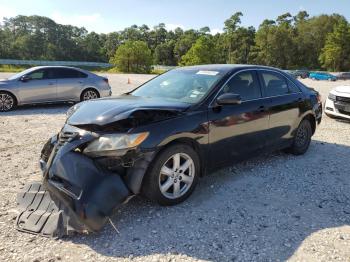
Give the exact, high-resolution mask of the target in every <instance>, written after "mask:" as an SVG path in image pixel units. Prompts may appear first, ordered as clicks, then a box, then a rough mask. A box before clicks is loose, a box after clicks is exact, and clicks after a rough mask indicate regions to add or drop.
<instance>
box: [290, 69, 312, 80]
mask: <svg viewBox="0 0 350 262" xmlns="http://www.w3.org/2000/svg"><path fill="white" fill-rule="evenodd" d="M294 75H295V76H296V77H297V78H298V77H300V78H302V79H305V78H308V77H309V75H310V72H309V71H307V70H295V71H294Z"/></svg>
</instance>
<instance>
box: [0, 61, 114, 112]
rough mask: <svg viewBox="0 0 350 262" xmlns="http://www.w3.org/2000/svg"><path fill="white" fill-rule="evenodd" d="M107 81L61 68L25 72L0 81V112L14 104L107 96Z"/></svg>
mask: <svg viewBox="0 0 350 262" xmlns="http://www.w3.org/2000/svg"><path fill="white" fill-rule="evenodd" d="M111 93H112V92H111V87H110V86H109V84H108V79H107V78H105V77H101V76H98V75H95V74H93V73H91V72H88V71H85V70H82V69H78V68H73V67H65V66H40V67H33V68H30V69H27V70H25V71H23V72H21V73H18V74H15V75H13V76H11V77H9V78H8V79H5V80H2V81H0V111H9V110H12V109H14V108H15V107H16V106H18V105H25V104H39V103H48V102H58V101H72V102H78V101H84V100H89V99H93V98H99V97H106V96H110V95H111Z"/></svg>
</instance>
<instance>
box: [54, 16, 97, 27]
mask: <svg viewBox="0 0 350 262" xmlns="http://www.w3.org/2000/svg"><path fill="white" fill-rule="evenodd" d="M50 18H52V19H53V20H54V21H55V22H56V23H59V24H64V25H75V26H79V27H85V28H90V27H91V26H93V25H95V24H96V23H97V22H99V20H101V14H99V13H94V14H91V15H79V14H74V15H65V14H62V13H60V12H54V13H53V14H52V15H51V16H50Z"/></svg>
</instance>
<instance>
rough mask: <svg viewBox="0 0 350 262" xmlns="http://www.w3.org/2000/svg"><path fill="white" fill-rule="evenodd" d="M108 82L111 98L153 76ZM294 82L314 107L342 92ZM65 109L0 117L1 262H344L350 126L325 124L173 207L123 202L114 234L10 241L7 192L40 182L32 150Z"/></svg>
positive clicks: (15, 236) (203, 185)
mask: <svg viewBox="0 0 350 262" xmlns="http://www.w3.org/2000/svg"><path fill="white" fill-rule="evenodd" d="M8 75H10V74H0V78H4V77H7V76H8ZM105 75H106V74H105ZM107 76H108V78H109V80H110V84H111V86H112V89H113V94H114V95H117V94H120V93H123V92H125V91H127V90H130V89H132V88H134V87H136V86H137V85H139V84H141V83H142V82H144V81H146V80H148V79H150V78H152V77H153V76H150V75H117V74H115V75H112V74H110V75H107ZM128 78H129V80H130V81H131V84H127V82H128ZM303 82H304V83H305V84H306V85H308V86H310V87H314V88H315V89H317V90H319V91H320V92H321V94H322V95H323V100H324V99H325V98H326V96H327V94H328V92H329V90H330V89H331V88H333V87H335V86H338V85H343V84H349V85H350V81H348V82H346V81H337V82H327V81H324V82H323V81H312V80H303ZM69 106H70V105H67V104H60V105H41V106H26V107H21V108H18V109H17V110H16V111H13V112H9V113H2V114H0V243H1V244H0V259H1V260H2V261H199V260H201V261H202V260H204V261H206V260H209V261H285V260H289V261H350V171H349V170H350V162H349V157H350V123H349V122H346V121H339V120H334V119H330V118H328V117H326V116H323V120H322V123H321V125H320V126H318V128H317V131H316V134H315V135H314V136H313V140H312V143H311V146H310V149H309V151H308V152H307V153H306V154H305V155H303V156H292V155H288V154H285V153H282V152H275V153H273V154H268V155H264V156H260V157H258V158H254V159H251V160H250V161H247V162H243V163H240V164H237V165H234V166H232V167H230V168H226V169H223V170H220V171H218V172H215V173H213V174H210V175H208V176H206V177H204V178H203V179H201V180H200V183H199V185H198V187H197V189H196V190H195V191H194V193H193V195H192V196H191V197H190V198H189V199H188V200H187V201H186V202H184V203H183V204H180V205H177V206H174V207H160V206H158V205H156V204H153V203H151V202H149V201H148V200H145V199H143V198H141V197H136V198H134V199H132V200H131V201H130V202H129V203H128V204H127V205H125V206H123V207H122V208H121V209H120V210H119V211H118V212H117V213H116V214H115V215H114V216H113V217H112V220H113V223H114V224H115V225H116V226H117V227H118V229H119V231H120V234H118V233H117V232H116V231H115V230H114V229H113V228H112V226H111V225H106V226H105V228H104V229H103V230H102V231H101V232H99V233H96V234H90V235H77V236H74V237H66V238H63V239H60V240H54V239H49V238H43V237H40V236H35V235H30V234H25V233H21V232H17V231H16V230H15V228H14V222H15V218H16V215H17V212H16V193H17V191H19V189H20V188H21V187H23V185H25V184H26V183H28V182H29V181H32V180H40V178H41V171H40V169H39V166H38V159H39V155H40V151H41V148H42V146H43V145H44V143H45V141H46V140H47V139H48V138H49V137H51V136H52V135H54V134H56V133H57V132H58V131H59V130H60V128H61V127H62V125H63V123H64V121H65V113H66V111H67V109H68V108H69Z"/></svg>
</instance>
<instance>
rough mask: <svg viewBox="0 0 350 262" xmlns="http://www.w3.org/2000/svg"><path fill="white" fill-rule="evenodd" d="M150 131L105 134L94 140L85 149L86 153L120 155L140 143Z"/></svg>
mask: <svg viewBox="0 0 350 262" xmlns="http://www.w3.org/2000/svg"><path fill="white" fill-rule="evenodd" d="M148 135H149V133H148V132H144V133H138V134H113V135H103V136H100V137H99V138H98V139H96V140H94V141H92V142H91V143H90V144H89V145H88V146H87V147H86V148H85V149H84V154H87V155H92V156H109V155H110V156H118V155H123V154H125V153H126V151H127V150H129V149H132V148H135V147H137V146H138V145H140V144H141V143H142V142H143V141H144V140H145V139H146V138H147V137H148Z"/></svg>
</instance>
